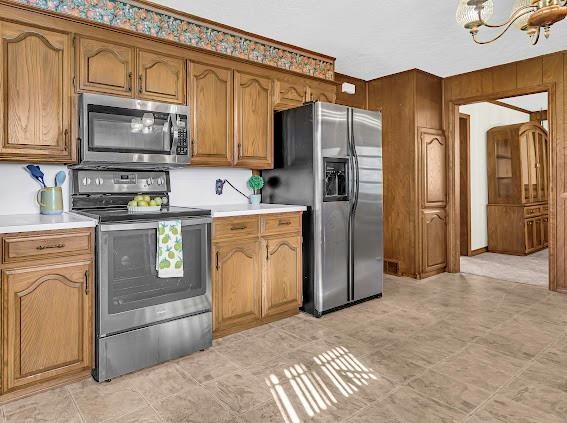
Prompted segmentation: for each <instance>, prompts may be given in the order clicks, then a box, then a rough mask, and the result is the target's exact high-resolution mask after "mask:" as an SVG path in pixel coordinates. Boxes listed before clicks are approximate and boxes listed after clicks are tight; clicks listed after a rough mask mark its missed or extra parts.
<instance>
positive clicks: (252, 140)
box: [234, 72, 274, 169]
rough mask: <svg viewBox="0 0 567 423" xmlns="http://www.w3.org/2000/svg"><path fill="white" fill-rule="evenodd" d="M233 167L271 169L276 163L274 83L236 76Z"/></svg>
mask: <svg viewBox="0 0 567 423" xmlns="http://www.w3.org/2000/svg"><path fill="white" fill-rule="evenodd" d="M234 100H235V108H234V134H235V142H236V154H235V160H234V164H235V165H236V166H240V167H247V168H251V169H269V168H271V167H272V166H273V161H274V133H273V122H274V111H273V106H272V81H271V80H270V79H268V78H264V77H262V76H258V75H252V74H248V73H243V72H235V73H234Z"/></svg>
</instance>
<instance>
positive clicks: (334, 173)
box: [323, 157, 349, 201]
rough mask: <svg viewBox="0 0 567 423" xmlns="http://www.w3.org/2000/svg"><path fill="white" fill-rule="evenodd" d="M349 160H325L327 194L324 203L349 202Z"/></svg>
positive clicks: (325, 193) (326, 158)
mask: <svg viewBox="0 0 567 423" xmlns="http://www.w3.org/2000/svg"><path fill="white" fill-rule="evenodd" d="M348 163H349V162H348V159H339V158H328V157H324V158H323V167H324V169H325V192H324V196H323V201H348V186H349V185H348Z"/></svg>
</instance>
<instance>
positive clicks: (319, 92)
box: [307, 86, 337, 103]
mask: <svg viewBox="0 0 567 423" xmlns="http://www.w3.org/2000/svg"><path fill="white" fill-rule="evenodd" d="M307 98H308V99H309V101H323V102H325V103H334V102H335V101H336V99H337V92H336V88H335V87H334V86H332V87H325V88H319V87H309V88H308V89H307Z"/></svg>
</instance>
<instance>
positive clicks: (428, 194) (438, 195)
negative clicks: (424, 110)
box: [420, 129, 447, 208]
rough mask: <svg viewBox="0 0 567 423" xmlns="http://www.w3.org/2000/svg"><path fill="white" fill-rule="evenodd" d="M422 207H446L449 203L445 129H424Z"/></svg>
mask: <svg viewBox="0 0 567 423" xmlns="http://www.w3.org/2000/svg"><path fill="white" fill-rule="evenodd" d="M420 140H421V166H422V167H421V172H420V175H421V207H422V208H430V207H445V205H446V204H447V172H446V164H445V163H446V157H447V150H446V142H445V137H444V136H443V131H439V130H430V129H422V130H420Z"/></svg>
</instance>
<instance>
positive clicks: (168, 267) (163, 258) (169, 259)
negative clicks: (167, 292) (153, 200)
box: [156, 220, 183, 278]
mask: <svg viewBox="0 0 567 423" xmlns="http://www.w3.org/2000/svg"><path fill="white" fill-rule="evenodd" d="M157 241H158V242H157V259H156V270H157V272H158V278H181V277H183V239H182V238H181V221H180V220H164V221H161V222H159V223H158V229H157Z"/></svg>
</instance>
